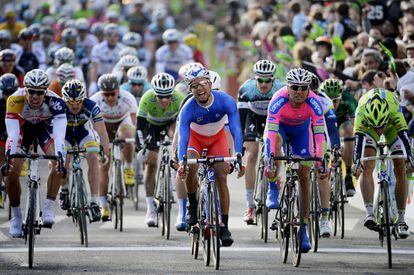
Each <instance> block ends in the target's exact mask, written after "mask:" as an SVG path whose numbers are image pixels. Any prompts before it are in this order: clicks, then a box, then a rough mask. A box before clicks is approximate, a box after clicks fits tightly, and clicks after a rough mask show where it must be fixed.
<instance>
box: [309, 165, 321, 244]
mask: <svg viewBox="0 0 414 275" xmlns="http://www.w3.org/2000/svg"><path fill="white" fill-rule="evenodd" d="M308 232H309V238H310V241H311V243H312V250H313V252H317V251H318V245H319V190H318V181H317V179H316V172H315V171H312V172H311V207H310V213H309V227H308Z"/></svg>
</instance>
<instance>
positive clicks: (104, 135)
mask: <svg viewBox="0 0 414 275" xmlns="http://www.w3.org/2000/svg"><path fill="white" fill-rule="evenodd" d="M92 126H93V129H94V130H95V131H96V132H97V133H98V135H99V140H100V143H101V145H102V147H103V151H104V154H105V155H106V156H107V155H108V154H109V137H108V132H107V131H106V127H105V122H104V121H103V120H101V121H97V122H93V123H92Z"/></svg>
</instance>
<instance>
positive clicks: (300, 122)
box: [266, 86, 326, 157]
mask: <svg viewBox="0 0 414 275" xmlns="http://www.w3.org/2000/svg"><path fill="white" fill-rule="evenodd" d="M287 89H288V88H287V87H286V86H285V87H283V88H281V89H280V90H279V91H277V92H276V93H275V94H274V95H273V97H272V99H271V100H270V103H269V107H268V111H267V114H268V115H267V124H266V137H267V142H266V143H267V144H268V146H269V147H270V148H268V149H267V152H268V154H270V153H273V154H274V155H275V156H276V148H277V147H276V145H277V144H276V142H277V136H278V134H279V132H280V125H283V126H287V127H291V128H293V127H300V126H304V125H306V124H309V122H310V123H311V127H307V128H305V129H308V131H309V130H310V129H311V128H312V131H313V136H314V140H315V149H316V156H317V157H322V155H323V148H324V143H325V142H326V138H325V133H324V129H325V121H324V117H323V109H322V104H321V102H320V101H319V99H318V97H317V95H316V94H315V93H314V92H312V91H309V94H308V97H307V98H306V99H305V102H304V103H303V104H302V105H301V106H300V107H299V108H294V107H293V106H292V104H290V103H289V97H288V90H287ZM308 135H309V133H308ZM303 138H304V139H307V137H306V135H305V134H304V135H303ZM311 151H313V150H311Z"/></svg>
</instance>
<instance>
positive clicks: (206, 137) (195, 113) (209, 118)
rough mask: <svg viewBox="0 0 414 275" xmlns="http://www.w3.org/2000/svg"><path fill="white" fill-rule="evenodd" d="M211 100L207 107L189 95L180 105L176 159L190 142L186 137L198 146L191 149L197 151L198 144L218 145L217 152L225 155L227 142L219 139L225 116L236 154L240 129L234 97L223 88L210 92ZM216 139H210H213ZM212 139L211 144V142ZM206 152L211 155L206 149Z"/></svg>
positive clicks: (187, 147)
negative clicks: (185, 101) (192, 138)
mask: <svg viewBox="0 0 414 275" xmlns="http://www.w3.org/2000/svg"><path fill="white" fill-rule="evenodd" d="M211 96H212V97H213V100H212V102H211V104H210V105H209V106H201V105H200V104H199V103H197V101H196V100H195V98H194V97H193V98H190V99H189V100H188V101H187V103H186V104H185V105H184V106H183V108H182V109H181V112H180V116H179V121H180V122H179V126H178V129H179V136H180V140H179V144H178V158H179V160H180V161H182V160H183V156H184V155H186V154H187V149H189V148H190V145H192V143H191V142H190V141H191V140H190V137H194V139H196V140H195V141H196V142H197V144H198V145H199V146H197V147H198V148H195V149H196V150H197V151H198V153H199V154H201V151H200V150H202V149H203V148H201V147H202V146H201V145H202V144H206V145H212V146H213V147H214V146H220V147H221V148H220V150H218V152H223V153H226V152H227V153H226V154H227V155H228V146H227V141H226V138H225V134H224V138H223V134H222V133H224V125H225V123H226V121H227V120H226V115H227V117H228V121H229V126H230V131H231V134H232V136H233V139H234V147H235V152H236V153H240V154H241V153H242V149H243V138H242V131H241V123H240V117H239V113H238V111H237V105H236V102H235V101H234V99H233V98H232V97H231V96H229V95H228V94H227V93H225V92H223V91H211ZM216 140H218V141H220V142H214V141H216ZM212 142H214V144H211V143H212ZM209 154H211V152H210V149H209Z"/></svg>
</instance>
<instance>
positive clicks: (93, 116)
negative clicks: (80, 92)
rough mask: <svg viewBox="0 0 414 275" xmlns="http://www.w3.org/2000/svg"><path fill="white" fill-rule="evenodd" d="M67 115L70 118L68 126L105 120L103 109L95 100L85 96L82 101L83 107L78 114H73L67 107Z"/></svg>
mask: <svg viewBox="0 0 414 275" xmlns="http://www.w3.org/2000/svg"><path fill="white" fill-rule="evenodd" d="M66 116H67V119H68V127H77V126H82V125H84V124H86V123H87V122H88V121H90V120H91V121H92V122H99V121H103V118H102V114H101V109H100V108H99V106H98V105H97V104H96V102H95V101H93V100H90V99H89V98H85V99H84V100H83V103H82V109H81V111H80V112H79V113H78V114H73V113H71V112H70V111H69V108H68V109H66Z"/></svg>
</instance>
